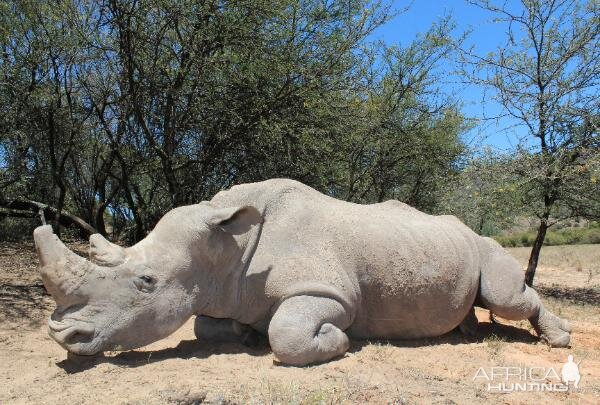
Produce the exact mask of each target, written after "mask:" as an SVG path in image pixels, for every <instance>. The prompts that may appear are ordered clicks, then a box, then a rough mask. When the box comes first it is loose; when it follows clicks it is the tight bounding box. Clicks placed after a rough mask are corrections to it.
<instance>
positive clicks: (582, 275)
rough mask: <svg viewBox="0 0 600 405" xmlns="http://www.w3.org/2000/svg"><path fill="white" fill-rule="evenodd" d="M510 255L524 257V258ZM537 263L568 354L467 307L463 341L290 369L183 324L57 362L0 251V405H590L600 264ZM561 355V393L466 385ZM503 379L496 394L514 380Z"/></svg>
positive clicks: (397, 345)
mask: <svg viewBox="0 0 600 405" xmlns="http://www.w3.org/2000/svg"><path fill="white" fill-rule="evenodd" d="M75 247H77V248H79V249H85V246H83V245H76V246H75ZM558 248H560V249H558ZM512 253H513V254H514V255H515V256H516V257H517V258H519V260H522V261H525V260H526V255H525V253H524V252H522V251H520V250H518V249H514V250H512ZM543 254H544V255H545V256H543V258H542V268H541V269H540V270H539V273H538V276H537V280H536V282H537V283H538V284H539V286H540V291H542V292H543V293H544V294H549V295H550V296H548V297H545V298H544V301H545V302H546V303H547V305H548V306H549V307H550V308H551V309H552V310H554V311H555V312H556V313H559V314H561V315H562V316H564V317H566V318H568V319H570V320H571V322H572V324H573V326H574V333H573V345H572V347H571V348H568V349H549V348H548V347H547V346H545V345H544V344H541V343H539V342H538V341H537V338H536V337H535V336H534V335H533V334H532V333H533V332H532V330H531V329H530V328H529V325H528V323H527V322H508V321H504V320H502V319H498V323H490V321H489V313H488V312H487V311H485V310H478V312H477V315H478V318H479V320H480V322H481V323H480V327H479V331H478V334H477V336H476V337H475V338H471V339H466V338H464V337H463V336H462V335H461V334H459V333H457V332H452V333H450V334H448V335H445V336H442V337H440V338H436V339H425V340H418V341H402V342H354V343H353V346H352V349H351V351H350V353H349V354H348V355H346V356H345V357H344V358H341V359H339V360H336V361H332V362H330V363H327V364H324V365H319V366H314V367H306V368H294V367H282V366H280V365H277V364H276V363H275V362H274V358H273V355H272V354H271V353H270V351H269V349H268V346H267V345H266V344H263V346H261V347H258V348H253V349H250V348H247V347H244V346H241V345H234V344H219V345H211V346H206V345H204V346H202V345H199V344H197V343H196V342H195V340H194V336H193V332H192V326H193V324H192V322H191V321H190V322H188V323H187V324H186V325H185V326H184V327H182V328H181V329H180V330H179V331H177V332H176V333H175V334H174V335H172V336H171V337H169V338H168V339H165V340H162V341H160V342H156V343H154V344H152V345H150V346H147V347H144V348H141V349H138V350H135V351H130V352H123V353H116V352H114V353H106V354H105V355H104V356H103V357H94V358H91V359H90V358H72V357H69V356H67V353H66V352H65V351H64V350H62V349H61V348H60V347H59V346H58V345H57V344H56V343H54V342H53V341H52V340H51V339H50V338H49V337H48V335H47V331H46V325H45V319H46V317H47V316H48V315H49V314H50V313H51V311H52V309H53V305H54V304H53V302H52V300H51V299H50V298H49V297H48V296H47V295H46V294H45V290H44V288H43V286H42V284H41V281H40V279H39V277H38V275H37V271H36V266H37V259H36V258H35V255H34V252H33V246H32V245H31V244H19V245H15V244H4V245H0V325H1V327H0V404H24V403H27V404H57V403H61V404H62V403H64V404H92V403H94V404H97V403H102V404H104V403H108V404H119V403H128V404H193V403H201V402H205V403H222V404H227V403H340V402H343V403H398V404H404V403H408V404H412V403H417V404H430V403H443V404H453V403H460V404H465V403H482V402H486V403H503V404H504V403H506V404H509V403H510V404H515V403H541V404H546V403H557V402H566V403H588V404H598V403H600V299H599V297H600V280H599V279H600V275H599V274H600V271H598V269H597V268H593V266H594V265H597V264H598V263H600V260H597V261H596V264H594V263H593V260H594V258H595V257H596V256H594V255H597V254H600V246H598V245H597V246H588V247H578V246H575V247H557V248H545V250H544V253H543ZM544 257H546V258H547V259H548V260H546V261H544V260H545V259H544ZM578 258H579V259H578ZM549 259H552V260H549ZM577 260H579V262H578V261H577ZM577 263H579V264H577ZM588 267H590V268H592V270H591V273H590V272H588V271H587V268H588ZM590 274H591V276H590ZM569 354H573V355H574V356H575V360H576V361H580V360H581V361H582V362H581V364H580V372H581V375H582V379H581V382H580V388H579V389H577V390H571V391H569V392H567V393H556V392H552V393H549V392H513V393H502V394H501V393H497V392H489V391H488V390H487V381H485V378H475V379H474V377H475V375H476V373H477V372H478V369H479V368H480V367H483V369H484V371H485V372H486V374H489V373H490V372H491V368H492V367H501V366H510V367H529V368H531V367H545V368H546V370H548V369H549V368H550V367H553V368H554V369H555V370H556V371H557V372H558V373H560V368H561V367H562V365H563V363H564V362H565V361H566V358H567V355H569ZM537 370H538V371H539V370H540V369H537ZM515 378H516V377H515ZM515 378H512V379H511V380H509V381H508V382H507V384H508V386H510V383H512V382H519V381H518V380H516V379H515ZM502 381H503V380H502V379H500V378H499V379H494V383H496V382H502ZM547 381H548V382H553V380H552V376H550V377H548V380H547Z"/></svg>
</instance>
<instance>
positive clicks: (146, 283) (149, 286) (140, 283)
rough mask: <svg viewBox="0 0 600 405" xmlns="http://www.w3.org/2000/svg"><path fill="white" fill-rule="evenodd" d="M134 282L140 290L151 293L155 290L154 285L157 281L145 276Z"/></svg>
mask: <svg viewBox="0 0 600 405" xmlns="http://www.w3.org/2000/svg"><path fill="white" fill-rule="evenodd" d="M133 282H134V284H135V286H136V287H137V289H138V290H140V291H144V292H149V291H152V290H153V289H154V284H155V282H156V280H155V279H154V278H153V277H150V276H145V275H144V276H139V277H137V278H135V279H134V281H133Z"/></svg>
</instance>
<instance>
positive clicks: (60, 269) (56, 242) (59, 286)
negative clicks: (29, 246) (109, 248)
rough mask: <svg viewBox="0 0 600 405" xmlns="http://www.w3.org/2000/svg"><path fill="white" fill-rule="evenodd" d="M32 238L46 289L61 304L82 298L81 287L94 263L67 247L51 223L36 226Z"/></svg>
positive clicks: (67, 304) (65, 304)
mask: <svg viewBox="0 0 600 405" xmlns="http://www.w3.org/2000/svg"><path fill="white" fill-rule="evenodd" d="M33 239H34V241H35V248H36V250H37V254H38V257H39V259H40V273H41V276H42V281H43V282H44V285H45V286H46V289H47V290H48V292H49V293H50V294H51V295H52V297H53V298H54V300H55V301H56V303H57V304H58V305H59V306H70V305H73V304H75V303H76V302H75V301H77V300H78V299H79V298H81V291H78V288H79V286H80V285H81V284H82V283H83V281H84V279H85V275H86V274H87V273H88V272H89V271H91V270H92V267H94V264H92V263H90V262H89V261H87V260H86V259H84V258H83V257H81V256H78V255H76V254H75V253H73V252H72V251H71V250H70V249H69V248H67V247H66V246H65V245H64V244H63V243H62V242H61V241H60V239H59V238H58V236H56V235H55V234H54V233H53V232H52V227H51V226H50V225H44V226H40V227H38V228H36V229H35V230H34V231H33ZM78 297H79V298H78Z"/></svg>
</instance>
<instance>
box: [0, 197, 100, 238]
mask: <svg viewBox="0 0 600 405" xmlns="http://www.w3.org/2000/svg"><path fill="white" fill-rule="evenodd" d="M57 215H58V210H57V209H56V208H54V207H51V206H49V205H48V204H44V203H41V202H38V201H33V200H24V199H18V200H14V201H12V202H10V203H8V204H6V205H3V206H0V218H3V217H19V218H33V217H36V216H39V218H40V220H41V222H42V224H44V225H45V224H46V220H49V219H54V218H56V216H57ZM59 222H60V224H61V225H62V226H69V225H73V226H75V227H77V228H79V229H81V230H82V231H84V232H85V233H87V234H88V235H91V234H93V233H97V231H96V229H95V228H94V227H93V226H91V225H90V224H88V223H87V222H86V221H84V220H83V219H81V218H79V217H78V216H76V215H73V214H70V213H68V212H66V211H61V213H60V217H59Z"/></svg>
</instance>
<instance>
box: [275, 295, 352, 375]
mask: <svg viewBox="0 0 600 405" xmlns="http://www.w3.org/2000/svg"><path fill="white" fill-rule="evenodd" d="M348 326H350V317H349V316H348V314H347V313H346V310H345V309H344V307H343V306H342V305H341V304H340V303H339V302H338V301H336V300H334V299H330V298H324V297H312V296H306V295H302V296H294V297H291V298H288V299H286V300H285V301H283V302H282V303H281V305H280V306H279V308H277V311H275V314H274V315H273V318H272V319H271V323H270V324H269V343H270V344H271V349H272V350H273V353H274V354H275V356H276V357H277V358H278V359H279V361H281V362H282V363H286V364H290V365H294V366H304V365H307V364H312V363H322V362H325V361H327V360H330V359H332V358H334V357H336V356H340V355H342V354H344V353H345V352H346V351H347V350H348V348H349V347H350V342H349V340H348V336H347V335H346V333H345V332H344V331H343V330H344V329H346V328H347V327H348Z"/></svg>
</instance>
